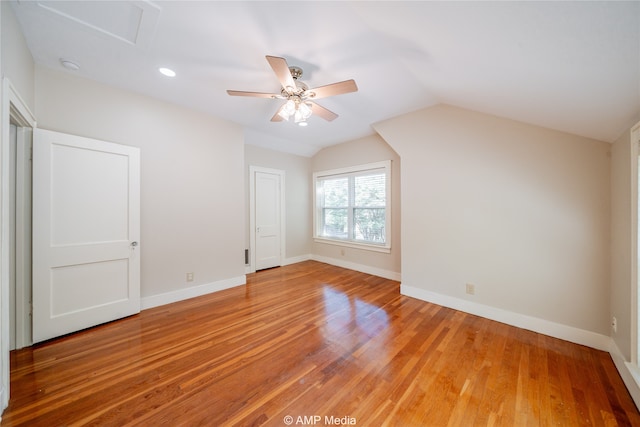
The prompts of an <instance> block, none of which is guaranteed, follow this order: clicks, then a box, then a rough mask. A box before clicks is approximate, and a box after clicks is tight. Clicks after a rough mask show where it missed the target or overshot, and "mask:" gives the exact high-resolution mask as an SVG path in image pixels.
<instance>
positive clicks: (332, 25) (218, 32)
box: [12, 0, 640, 156]
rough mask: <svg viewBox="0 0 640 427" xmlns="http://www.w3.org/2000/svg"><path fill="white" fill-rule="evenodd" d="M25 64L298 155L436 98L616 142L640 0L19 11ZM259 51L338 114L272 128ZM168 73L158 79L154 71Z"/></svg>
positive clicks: (630, 110) (639, 112)
mask: <svg viewBox="0 0 640 427" xmlns="http://www.w3.org/2000/svg"><path fill="white" fill-rule="evenodd" d="M12 6H13V10H14V11H15V13H16V15H17V18H18V21H19V22H20V25H21V27H22V29H23V32H24V35H25V37H26V39H27V43H28V45H29V48H30V49H31V52H32V54H33V57H34V60H35V61H36V63H38V64H41V65H44V66H46V67H51V68H58V69H62V66H61V64H60V58H66V59H70V60H72V61H74V62H77V63H78V64H79V65H80V66H81V69H80V70H79V71H76V72H74V73H75V74H77V75H79V76H82V77H86V78H89V79H93V80H97V81H100V82H103V83H106V84H109V85H113V86H117V87H121V88H125V89H129V90H133V91H137V92H141V93H145V94H148V95H151V96H153V97H156V98H160V99H163V100H167V101H171V102H174V103H177V104H181V105H185V106H188V107H191V108H195V109H198V110H202V111H206V112H209V113H211V114H213V115H215V116H218V117H221V118H224V119H228V120H231V121H233V122H236V123H239V124H241V125H242V126H243V127H244V128H245V129H246V142H247V143H250V144H254V145H261V146H265V147H268V148H274V149H278V150H282V151H287V152H291V153H295V154H300V155H306V156H310V155H313V154H314V153H315V152H316V151H317V150H318V149H319V148H321V147H324V146H328V145H332V144H336V143H340V142H344V141H347V140H351V139H355V138H358V137H361V136H365V135H369V134H371V133H373V129H372V127H371V124H373V123H375V122H378V121H381V120H385V119H388V118H391V117H394V116H397V115H401V114H404V113H407V112H410V111H415V110H418V109H421V108H425V107H428V106H431V105H434V104H437V103H446V104H451V105H455V106H459V107H463V108H469V109H472V110H476V111H480V112H484V113H488V114H495V115H499V116H503V117H508V118H512V119H515V120H520V121H524V122H528V123H532V124H537V125H541V126H545V127H548V128H552V129H557V130H562V131H566V132H570V133H574V134H578V135H583V136H588V137H592V138H596V139H600V140H604V141H609V142H611V141H614V140H615V139H616V138H618V137H619V136H620V134H621V133H622V132H623V131H624V130H626V129H627V128H628V127H629V126H631V125H632V123H633V121H634V120H637V118H638V117H640V24H639V22H640V2H638V1H632V2H612V1H605V2H591V1H588V2H586V1H585V2H581V1H572V2H478V1H474V2H417V1H410V2H400V1H393V2H379V1H371V2H370V1H355V2H327V1H297V2H291V1H282V2H269V1H252V2H241V1H233V2H221V1H196V2H188V1H156V2H153V3H151V2H147V1H120V2H116V1H110V2H101V1H72V2H57V1H40V2H36V1H24V0H22V1H18V2H13V3H12ZM265 55H274V56H282V57H284V58H286V59H287V61H288V63H289V65H298V66H300V67H301V68H303V70H304V75H303V77H302V80H303V81H305V82H306V83H307V84H309V86H310V87H316V86H321V85H325V84H329V83H333V82H338V81H342V80H346V79H351V78H353V79H355V81H356V83H357V84H358V87H359V91H358V92H356V93H350V94H344V95H339V96H336V97H331V98H326V99H322V100H319V101H318V103H319V104H321V105H322V106H324V107H326V108H328V109H330V110H332V111H334V112H335V113H337V114H338V115H339V116H340V117H338V119H336V120H335V121H333V122H326V121H324V120H322V119H320V118H319V117H313V116H312V117H311V118H310V119H309V126H307V127H306V128H301V127H298V126H296V125H294V124H293V123H289V122H281V123H272V122H270V118H271V116H273V114H274V113H275V111H276V110H277V108H278V106H279V105H280V103H281V102H282V101H279V100H272V99H258V98H244V97H231V96H229V95H227V93H226V90H227V89H236V90H247V91H257V92H279V89H280V86H279V83H278V81H277V79H276V77H275V75H274V73H273V71H272V70H271V68H270V67H269V64H268V63H267V61H266V59H265ZM160 66H165V67H170V68H172V69H174V70H175V71H176V72H177V77H175V78H173V79H171V78H167V77H164V76H162V75H160V74H159V73H158V71H157V69H158V67H160Z"/></svg>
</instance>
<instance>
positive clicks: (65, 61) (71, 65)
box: [60, 58, 80, 71]
mask: <svg viewBox="0 0 640 427" xmlns="http://www.w3.org/2000/svg"><path fill="white" fill-rule="evenodd" d="M60 63H61V64H62V66H63V67H64V68H66V69H67V70H71V71H78V70H79V69H80V65H78V64H77V63H75V62H73V61H70V60H68V59H63V58H60Z"/></svg>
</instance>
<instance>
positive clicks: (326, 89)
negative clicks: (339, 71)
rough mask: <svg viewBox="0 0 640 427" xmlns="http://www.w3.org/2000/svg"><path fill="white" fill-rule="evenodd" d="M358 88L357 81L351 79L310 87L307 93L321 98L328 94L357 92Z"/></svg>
mask: <svg viewBox="0 0 640 427" xmlns="http://www.w3.org/2000/svg"><path fill="white" fill-rule="evenodd" d="M357 90H358V86H356V82H355V81H354V80H353V79H351V80H345V81H343V82H339V83H332V84H330V85H326V86H320V87H316V88H313V89H309V90H308V91H307V93H308V94H309V98H311V99H320V98H326V97H328V96H334V95H342V94H343V93H350V92H356V91H357ZM313 94H315V95H313Z"/></svg>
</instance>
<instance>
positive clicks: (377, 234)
mask: <svg viewBox="0 0 640 427" xmlns="http://www.w3.org/2000/svg"><path fill="white" fill-rule="evenodd" d="M353 222H354V233H355V236H354V238H355V239H356V240H363V241H365V242H371V243H385V209H384V208H355V209H354V210H353Z"/></svg>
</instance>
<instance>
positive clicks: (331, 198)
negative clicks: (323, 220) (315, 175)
mask: <svg viewBox="0 0 640 427" xmlns="http://www.w3.org/2000/svg"><path fill="white" fill-rule="evenodd" d="M320 187H321V191H322V194H323V203H322V206H324V207H327V208H344V207H347V206H349V179H348V178H346V177H344V178H337V179H324V180H322V181H321V182H320Z"/></svg>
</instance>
